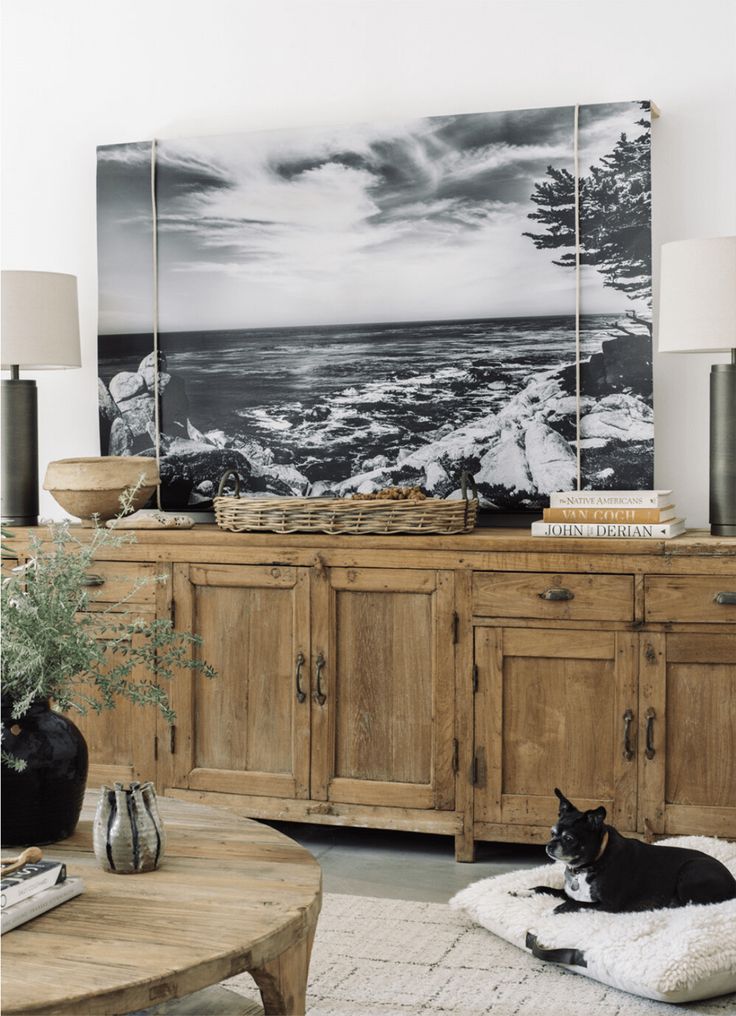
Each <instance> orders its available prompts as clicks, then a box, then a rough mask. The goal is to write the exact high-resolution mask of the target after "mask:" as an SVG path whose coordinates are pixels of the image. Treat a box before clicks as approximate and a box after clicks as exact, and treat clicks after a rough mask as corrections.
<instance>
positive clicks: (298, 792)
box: [171, 566, 309, 797]
mask: <svg viewBox="0 0 736 1016" xmlns="http://www.w3.org/2000/svg"><path fill="white" fill-rule="evenodd" d="M308 585H309V576H308V572H307V570H306V569H299V568H262V567H260V566H242V567H241V566H219V567H212V568H207V567H202V566H197V567H192V568H188V567H187V566H182V567H177V569H176V570H175V598H176V611H177V613H176V616H177V622H178V623H179V624H180V625H181V627H182V628H189V629H190V630H191V631H193V632H196V633H197V634H199V635H201V636H202V638H203V643H204V644H203V647H202V649H201V653H202V655H203V657H204V658H205V659H206V660H207V661H208V663H211V664H212V666H214V668H215V669H216V670H217V673H218V676H217V677H216V678H214V680H212V681H208V680H206V679H203V678H201V677H192V676H189V675H187V674H186V673H182V674H180V675H178V677H177V681H176V688H175V693H174V696H173V705H174V708H175V710H176V713H177V738H176V742H177V743H176V749H175V753H174V755H173V758H172V763H173V765H172V774H171V780H172V785H173V786H177V787H189V788H190V789H197V790H213V791H223V792H230V793H242V794H256V795H261V796H276V797H305V796H306V795H307V791H308V774H309V768H308V767H309V752H308V738H309V696H308V694H306V692H308V671H307V667H306V661H307V659H308V652H309V646H308V638H309V604H308ZM299 654H301V656H302V658H303V660H304V661H305V662H304V665H303V672H302V675H301V682H302V686H303V687H304V689H305V697H304V701H302V702H299V701H298V698H297V694H296V673H295V671H296V666H297V657H298V656H299Z"/></svg>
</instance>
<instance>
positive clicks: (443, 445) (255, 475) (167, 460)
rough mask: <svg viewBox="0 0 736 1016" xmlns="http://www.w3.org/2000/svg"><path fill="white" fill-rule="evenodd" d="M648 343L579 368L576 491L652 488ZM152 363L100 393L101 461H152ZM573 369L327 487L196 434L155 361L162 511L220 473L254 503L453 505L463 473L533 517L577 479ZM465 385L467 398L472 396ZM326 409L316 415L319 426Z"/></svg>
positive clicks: (205, 491)
mask: <svg viewBox="0 0 736 1016" xmlns="http://www.w3.org/2000/svg"><path fill="white" fill-rule="evenodd" d="M650 350H651V343H650V339H649V336H648V335H647V336H643V335H642V336H639V335H635V334H623V335H620V336H616V337H613V338H610V339H607V340H604V341H603V343H602V348H601V351H600V352H599V353H595V354H593V355H592V356H591V357H589V358H588V359H587V360H585V361H583V362H581V364H580V374H581V389H582V391H584V392H585V395H583V396H581V399H580V457H581V471H582V478H583V485H584V486H593V487H598V488H605V487H606V486H607V485H608V483H607V481H608V480H609V479H610V478H613V477H614V476H615V482H616V485H617V486H625V487H629V488H636V487H637V486H640V485H642V482H643V484H644V485H645V486H646V485H647V484H649V481H650V476H649V473H650V470H651V464H650V462H649V461H648V459H649V455H648V454H647V449H651V445H652V442H653V437H654V422H653V412H652V408H651V394H652V391H651V351H650ZM154 365H155V359H154V354H153V353H151V354H149V355H148V356H146V357H145V358H144V359H143V360H142V361H141V362H140V364H139V365H138V368H137V370H135V371H121V372H119V373H117V374H116V375H115V376H114V377H112V379H111V380H110V383H109V386H105V384H104V383H103V382H102V380H100V381H99V386H100V401H99V405H100V430H101V438H102V447H103V452H104V451H105V450H106V452H107V454H109V455H147V454H148V455H154V454H155V434H156V413H155V396H154V392H155V376H154V375H155V372H154ZM576 373H577V372H576V368H575V365H574V364H572V365H567V366H564V367H558V368H554V369H550V370H547V371H543V372H540V373H538V374H536V375H529V376H528V377H527V378H526V379H525V384H524V385H523V387H522V388H521V390H520V391H519V392H517V394H515V395H513V396H511V398H510V399H509V401H508V402H507V403H506V404H505V405H504V406H503V408H502V409H500V410H498V411H495V412H490V413H488V414H485V415H480V416H479V417H478V418H477V419H476V420H473V421H472V422H470V423H465V424H464V425H462V426H459V427H455V426H453V425H452V424H450V423H447V424H444V425H442V426H440V427H438V428H437V429H435V430H434V431H432V432H429V433H425V434H423V435H422V436H421V444H420V445H419V446H418V447H415V448H408V449H406V450H405V451H400V452H399V453H398V454H397V455H396V457H395V458H394V459H393V461H390V460H389V459H388V458H387V457H386V456H383V455H378V456H374V457H373V458H369V459H368V460H367V461H363V462H361V463H360V465H359V468H358V469H357V470H356V471H355V472H354V473H353V475H351V476H349V477H346V478H345V479H344V480H342V481H339V482H337V483H334V484H332V485H331V486H330V488H329V490H326V489H325V487H326V485H325V484H324V482H322V481H320V480H315V479H313V478H310V476H309V475H308V473H309V469H308V467H305V468H304V471H303V472H302V471H300V469H299V468H297V466H294V465H291V464H289V463H285V462H278V461H276V460H275V459H276V457H275V456H274V453H273V451H272V450H271V449H270V448H268V447H266V446H265V445H264V444H262V443H260V442H258V441H255V440H250V439H246V440H243V439H240V440H239V439H238V438H237V436H234V435H228V434H225V433H224V432H223V431H222V430H208V431H206V432H204V433H203V432H202V431H201V430H200V429H199V428H198V427H197V421H196V420H192V419H191V406H190V400H189V397H188V395H187V390H186V385H185V384H184V382H183V381H182V380H181V379H179V378H177V377H176V376H175V375H173V374H171V373H170V372H169V371H168V370H167V363H166V360H165V358H164V357H163V355H162V354H159V378H158V390H159V398H160V422H161V440H160V448H161V456H162V461H161V476H162V496H163V500H164V505H165V506H167V507H171V508H181V507H183V506H185V505H186V504H198V503H200V504H201V503H202V502H205V501H208V500H209V499H211V498H212V496H213V495H214V494H216V493H217V484H218V482H219V479H220V477H221V475H222V474H223V473H224V472H225V471H226V470H228V469H234V470H236V471H237V472H238V474H239V476H240V478H241V487H242V489H243V490H244V491H246V492H247V493H248V494H253V495H261V496H263V495H284V496H304V495H325V494H335V495H337V496H349V495H350V494H352V493H356V492H360V493H369V492H372V491H375V490H379V489H381V488H384V487H387V486H420V487H422V488H423V489H424V490H425V491H426V492H427V493H428V494H430V495H433V496H437V497H448V496H459V489H458V477H459V476H460V473H461V472H462V471H463V470H467V471H469V472H470V473H471V474H472V475H473V476H474V477H475V481H476V484H477V486H478V490H479V493H480V495H481V501H482V503H483V504H484V505H486V506H488V507H493V506H494V504H495V502H496V501H498V502H499V503H500V504H503V506H504V507H508V506H509V505H511V506H513V507H518V508H538V507H540V506H542V505H543V504H544V501H545V496H546V495H547V494H548V493H549V492H550V491H551V490H553V489H564V488H566V487H574V486H575V485H576V482H577V448H576V396H575V392H576ZM472 384H473V379H472V377H469V379H468V391H469V392H470V391H471V390H472V388H471V386H472ZM329 416H330V407H329V405H327V406H325V418H326V420H327V421H329Z"/></svg>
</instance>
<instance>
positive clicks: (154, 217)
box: [151, 138, 161, 511]
mask: <svg viewBox="0 0 736 1016" xmlns="http://www.w3.org/2000/svg"><path fill="white" fill-rule="evenodd" d="M156 154H157V152H156V139H155V138H154V140H153V141H152V142H151V236H152V238H153V250H152V252H151V253H152V259H151V260H152V264H153V300H152V307H153V311H152V316H153V413H154V417H153V420H154V429H155V432H156V433H155V435H154V446H155V449H156V468H157V470H158V472H159V482H158V483H157V484H156V507H157V508H158V510H159V511H161V407H160V405H159V382H158V368H159V364H158V208H157V205H156Z"/></svg>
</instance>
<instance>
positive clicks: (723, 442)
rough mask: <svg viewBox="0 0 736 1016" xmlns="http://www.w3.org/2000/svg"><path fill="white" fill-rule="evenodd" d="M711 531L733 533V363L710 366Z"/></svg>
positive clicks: (735, 405) (735, 437) (735, 430)
mask: <svg viewBox="0 0 736 1016" xmlns="http://www.w3.org/2000/svg"><path fill="white" fill-rule="evenodd" d="M710 531H711V534H712V535H713V536H736V362H734V363H714V364H713V365H712V367H711V369H710Z"/></svg>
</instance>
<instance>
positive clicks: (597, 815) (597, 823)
mask: <svg viewBox="0 0 736 1016" xmlns="http://www.w3.org/2000/svg"><path fill="white" fill-rule="evenodd" d="M585 817H586V818H587V820H588V823H589V824H590V825H592V826H593V827H594V828H597V829H600V828H601V827H602V826H603V823H604V822H605V821H606V809H605V808H604V807H603V805H601V806H600V808H595V809H593V811H586V813H585Z"/></svg>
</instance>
